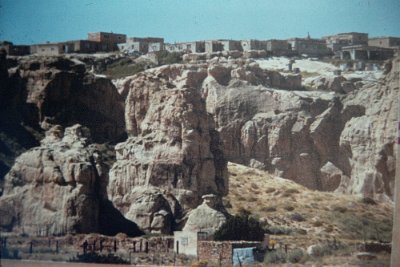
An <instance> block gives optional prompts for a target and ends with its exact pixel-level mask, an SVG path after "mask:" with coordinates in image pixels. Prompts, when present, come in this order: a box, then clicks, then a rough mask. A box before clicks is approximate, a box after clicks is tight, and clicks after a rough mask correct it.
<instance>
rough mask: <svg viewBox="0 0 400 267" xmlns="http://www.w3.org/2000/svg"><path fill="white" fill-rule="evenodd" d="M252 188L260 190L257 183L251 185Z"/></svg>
mask: <svg viewBox="0 0 400 267" xmlns="http://www.w3.org/2000/svg"><path fill="white" fill-rule="evenodd" d="M250 186H251V188H253V189H258V188H259V187H258V185H257V184H256V183H251V184H250Z"/></svg>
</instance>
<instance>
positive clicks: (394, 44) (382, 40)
mask: <svg viewBox="0 0 400 267" xmlns="http://www.w3.org/2000/svg"><path fill="white" fill-rule="evenodd" d="M368 45H369V46H376V47H383V48H391V49H397V50H399V49H400V37H393V36H384V37H374V38H370V39H369V40H368Z"/></svg>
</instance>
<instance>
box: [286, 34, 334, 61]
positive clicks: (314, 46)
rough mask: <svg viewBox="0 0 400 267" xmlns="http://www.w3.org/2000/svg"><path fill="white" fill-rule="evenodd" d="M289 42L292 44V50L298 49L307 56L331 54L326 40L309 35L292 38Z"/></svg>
mask: <svg viewBox="0 0 400 267" xmlns="http://www.w3.org/2000/svg"><path fill="white" fill-rule="evenodd" d="M287 42H288V43H289V44H290V45H291V48H292V51H296V52H297V53H298V54H299V55H303V54H305V55H307V56H312V57H320V56H327V55H329V54H331V51H330V50H329V49H328V47H327V46H326V42H325V40H321V39H313V38H310V37H307V38H291V39H288V40H287Z"/></svg>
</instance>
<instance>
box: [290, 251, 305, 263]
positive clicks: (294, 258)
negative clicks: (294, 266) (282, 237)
mask: <svg viewBox="0 0 400 267" xmlns="http://www.w3.org/2000/svg"><path fill="white" fill-rule="evenodd" d="M303 257H304V252H303V250H301V249H298V248H296V249H293V250H291V251H289V252H288V255H287V259H288V261H289V262H291V263H298V262H300V261H301V260H302V259H303Z"/></svg>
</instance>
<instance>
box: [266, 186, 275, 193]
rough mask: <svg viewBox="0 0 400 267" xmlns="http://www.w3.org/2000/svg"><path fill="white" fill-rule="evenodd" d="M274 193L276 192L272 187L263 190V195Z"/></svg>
mask: <svg viewBox="0 0 400 267" xmlns="http://www.w3.org/2000/svg"><path fill="white" fill-rule="evenodd" d="M275 191H276V189H275V188H273V187H268V188H267V189H266V190H265V193H272V192H275Z"/></svg>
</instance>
